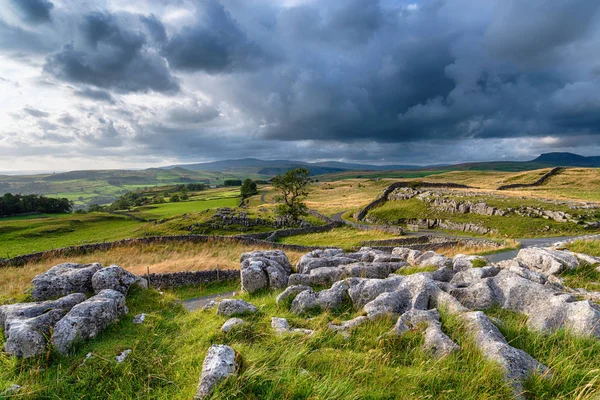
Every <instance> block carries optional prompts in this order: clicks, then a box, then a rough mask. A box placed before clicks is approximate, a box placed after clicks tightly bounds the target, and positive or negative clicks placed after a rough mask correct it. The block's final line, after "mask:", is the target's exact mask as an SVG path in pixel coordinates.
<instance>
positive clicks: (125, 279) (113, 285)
mask: <svg viewBox="0 0 600 400" xmlns="http://www.w3.org/2000/svg"><path fill="white" fill-rule="evenodd" d="M138 279H139V278H138V277H137V276H135V275H134V274H132V273H131V272H129V271H126V270H124V269H123V268H121V267H119V266H118V265H111V266H109V267H106V268H102V269H100V270H98V272H96V273H95V274H94V275H93V276H92V287H93V288H94V293H96V294H98V293H100V292H101V291H102V290H104V289H112V290H116V291H117V292H120V293H123V294H127V292H128V291H129V288H130V287H131V285H133V284H134V283H136V282H138ZM142 279H143V278H142Z"/></svg>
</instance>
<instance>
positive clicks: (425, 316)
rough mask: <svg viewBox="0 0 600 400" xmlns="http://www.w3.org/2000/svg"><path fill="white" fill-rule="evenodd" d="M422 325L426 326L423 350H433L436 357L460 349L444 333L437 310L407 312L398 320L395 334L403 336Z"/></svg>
mask: <svg viewBox="0 0 600 400" xmlns="http://www.w3.org/2000/svg"><path fill="white" fill-rule="evenodd" d="M420 324H424V325H425V326H426V328H425V332H424V335H425V341H424V343H423V348H424V349H426V350H431V351H432V352H433V353H434V354H435V356H436V357H443V356H446V355H448V354H450V353H452V352H454V351H456V350H458V349H459V347H458V345H457V344H456V343H454V342H453V341H452V339H450V338H449V337H448V336H447V335H446V334H445V333H444V332H443V331H442V324H441V322H440V314H439V312H438V311H437V310H409V311H407V312H405V313H404V314H402V315H401V316H400V318H398V321H397V322H396V325H395V326H394V332H395V333H396V334H399V335H402V334H404V333H405V332H407V331H409V330H411V329H415V328H416V327H417V326H418V325H420Z"/></svg>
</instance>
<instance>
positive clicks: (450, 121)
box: [0, 0, 600, 163]
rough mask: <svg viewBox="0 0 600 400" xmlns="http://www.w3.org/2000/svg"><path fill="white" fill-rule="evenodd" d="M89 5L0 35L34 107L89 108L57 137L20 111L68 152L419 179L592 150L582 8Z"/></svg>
mask: <svg viewBox="0 0 600 400" xmlns="http://www.w3.org/2000/svg"><path fill="white" fill-rule="evenodd" d="M15 1H16V0H15ZM33 3H36V4H37V3H40V4H47V3H49V2H48V1H42V0H38V2H33ZM33 3H32V4H33ZM108 3H110V2H108ZM108 3H107V4H108ZM15 4H16V3H15ZM59 4H60V6H59ZM86 4H87V3H86ZM90 4H91V5H90ZM90 4H88V5H86V6H83V5H79V4H78V3H69V4H68V5H65V3H63V2H61V3H58V2H57V7H56V8H55V9H52V11H51V16H52V23H48V24H38V25H34V24H30V23H29V24H27V25H19V24H20V23H17V24H16V25H18V26H15V24H14V23H13V21H11V23H8V22H7V21H3V20H1V19H0V51H2V52H3V53H5V54H9V53H10V52H14V51H15V50H16V49H22V51H23V52H24V53H26V54H27V55H31V58H32V60H34V62H32V63H29V64H28V67H29V68H39V67H36V65H35V62H38V65H39V59H40V58H41V57H39V54H43V55H44V57H45V60H46V61H45V65H44V70H45V71H46V73H47V74H46V75H44V78H45V79H47V82H48V83H49V84H51V85H54V88H52V87H50V86H48V87H44V90H61V89H64V87H65V83H66V85H67V87H68V90H70V91H72V93H73V94H74V95H75V96H79V97H85V98H86V99H89V100H92V102H90V101H86V102H81V104H76V105H75V106H72V107H70V108H65V110H60V109H58V110H57V112H56V115H63V117H60V118H59V119H57V120H56V121H54V120H53V118H51V116H50V115H45V116H44V115H42V116H36V115H34V114H31V113H28V112H27V111H25V112H27V113H28V114H29V115H31V116H34V117H36V118H46V117H47V118H48V119H49V120H50V121H48V122H47V123H46V125H45V126H46V131H48V130H52V134H62V133H61V132H60V130H61V129H65V130H67V129H71V130H77V131H78V132H83V133H79V134H78V136H77V137H78V140H79V142H78V143H80V144H81V143H83V145H84V146H88V147H89V146H94V145H97V146H102V147H106V148H110V149H111V151H112V152H115V154H116V152H126V150H127V149H130V150H131V149H135V153H136V155H137V156H140V157H141V156H143V155H144V154H146V155H148V156H149V157H155V158H156V157H160V156H162V155H163V154H164V155H168V156H169V157H181V158H186V159H188V158H189V159H193V158H194V157H205V158H226V157H242V156H247V155H248V154H252V155H253V156H257V157H264V158H279V157H289V158H298V159H323V158H336V159H340V158H343V159H349V160H350V159H352V160H360V161H368V160H376V161H379V162H386V161H390V162H392V161H396V162H397V161H403V162H404V161H406V162H411V161H412V162H414V160H417V161H418V160H419V159H422V158H433V159H431V160H429V161H426V163H429V162H434V163H435V162H452V161H467V160H469V159H484V158H486V157H493V158H501V159H502V158H506V157H508V158H510V157H511V156H512V157H514V158H519V159H526V158H529V157H531V156H533V155H535V154H533V152H540V151H543V150H544V149H553V150H558V149H560V150H574V151H580V152H582V153H585V152H591V151H596V150H594V149H598V148H599V147H600V145H595V146H593V145H590V144H593V143H600V141H599V139H600V117H598V116H599V115H600V72H599V71H600V58H598V55H597V49H598V48H599V46H600V2H598V1H593V0H555V1H552V2H549V1H545V0H531V1H526V2H523V1H518V0H489V1H479V0H418V1H417V0H415V1H414V2H413V1H408V0H407V1H404V0H327V1H307V2H294V4H296V5H290V4H286V5H285V6H283V5H282V2H280V1H278V0H261V1H257V2H246V1H243V0H194V1H186V0H171V1H168V2H151V1H139V0H131V4H132V5H134V6H135V5H139V8H140V9H139V11H138V12H137V13H134V12H128V13H127V12H116V11H115V10H111V9H103V7H107V6H106V5H104V6H98V5H97V4H92V2H90ZM49 10H50V9H49ZM90 10H95V11H93V12H90ZM48 12H49V13H50V11H48ZM48 15H49V17H48V18H50V14H48ZM3 34H4V35H3ZM56 43H58V44H59V46H56ZM49 49H51V50H49ZM11 57H12V59H13V60H15V61H18V60H17V59H16V58H15V57H13V56H11ZM36 60H37V61H36ZM10 78H11V80H13V81H14V77H10ZM36 82H37V83H36V84H35V85H36V87H40V83H39V80H38V81H36ZM20 83H21V82H20ZM117 94H118V97H117ZM115 98H118V100H119V101H118V104H119V107H103V106H101V105H100V103H101V102H104V103H106V102H108V103H113V104H115ZM190 99H191V100H190ZM93 102H96V103H98V104H97V105H96V106H94V105H92V104H90V103H93ZM26 104H31V103H29V102H28V103H26ZM23 106H24V105H23V104H21V106H19V107H18V108H17V109H19V108H22V107H23ZM28 108H31V109H32V110H37V111H39V109H43V110H50V109H51V110H52V113H53V114H54V111H55V108H52V107H49V106H46V105H38V104H37V103H36V108H35V109H34V108H32V107H29V106H28ZM66 110H68V111H69V112H72V113H73V115H70V114H69V115H68V116H66V114H65V111H66ZM41 112H42V113H44V112H43V111H41ZM34 113H35V111H34ZM53 121H54V122H53ZM98 121H99V122H98ZM55 122H57V123H60V124H62V126H51V125H49V124H53V123H55ZM38 125H39V124H38ZM40 127H41V125H40ZM67 127H68V128H67ZM41 128H43V127H41ZM63 133H64V132H63ZM67 136H68V135H67ZM88 147H86V148H88ZM215 154H217V155H218V156H215ZM421 162H423V161H422V160H421Z"/></svg>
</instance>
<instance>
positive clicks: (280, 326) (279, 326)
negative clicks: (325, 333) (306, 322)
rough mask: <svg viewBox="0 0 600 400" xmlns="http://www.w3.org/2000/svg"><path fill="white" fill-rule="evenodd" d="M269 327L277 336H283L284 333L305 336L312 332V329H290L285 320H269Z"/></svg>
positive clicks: (275, 318)
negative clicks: (302, 334)
mask: <svg viewBox="0 0 600 400" xmlns="http://www.w3.org/2000/svg"><path fill="white" fill-rule="evenodd" d="M271 327H272V328H273V329H274V330H275V333H276V334H278V335H283V334H284V333H304V334H306V335H310V334H312V333H313V332H314V331H313V330H312V329H302V328H294V329H292V328H290V324H289V323H288V321H287V319H285V318H277V317H273V318H271Z"/></svg>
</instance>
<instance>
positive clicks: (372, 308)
mask: <svg viewBox="0 0 600 400" xmlns="http://www.w3.org/2000/svg"><path fill="white" fill-rule="evenodd" d="M408 307H409V299H408V298H407V296H406V293H404V292H401V291H395V292H386V293H381V294H380V295H379V296H377V297H376V298H375V299H374V300H372V301H370V302H368V303H367V304H365V306H364V307H363V310H364V311H365V312H366V313H367V317H368V318H369V319H376V318H379V317H382V316H387V317H398V316H400V314H402V313H404V312H405V311H406V310H407V308H408Z"/></svg>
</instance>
